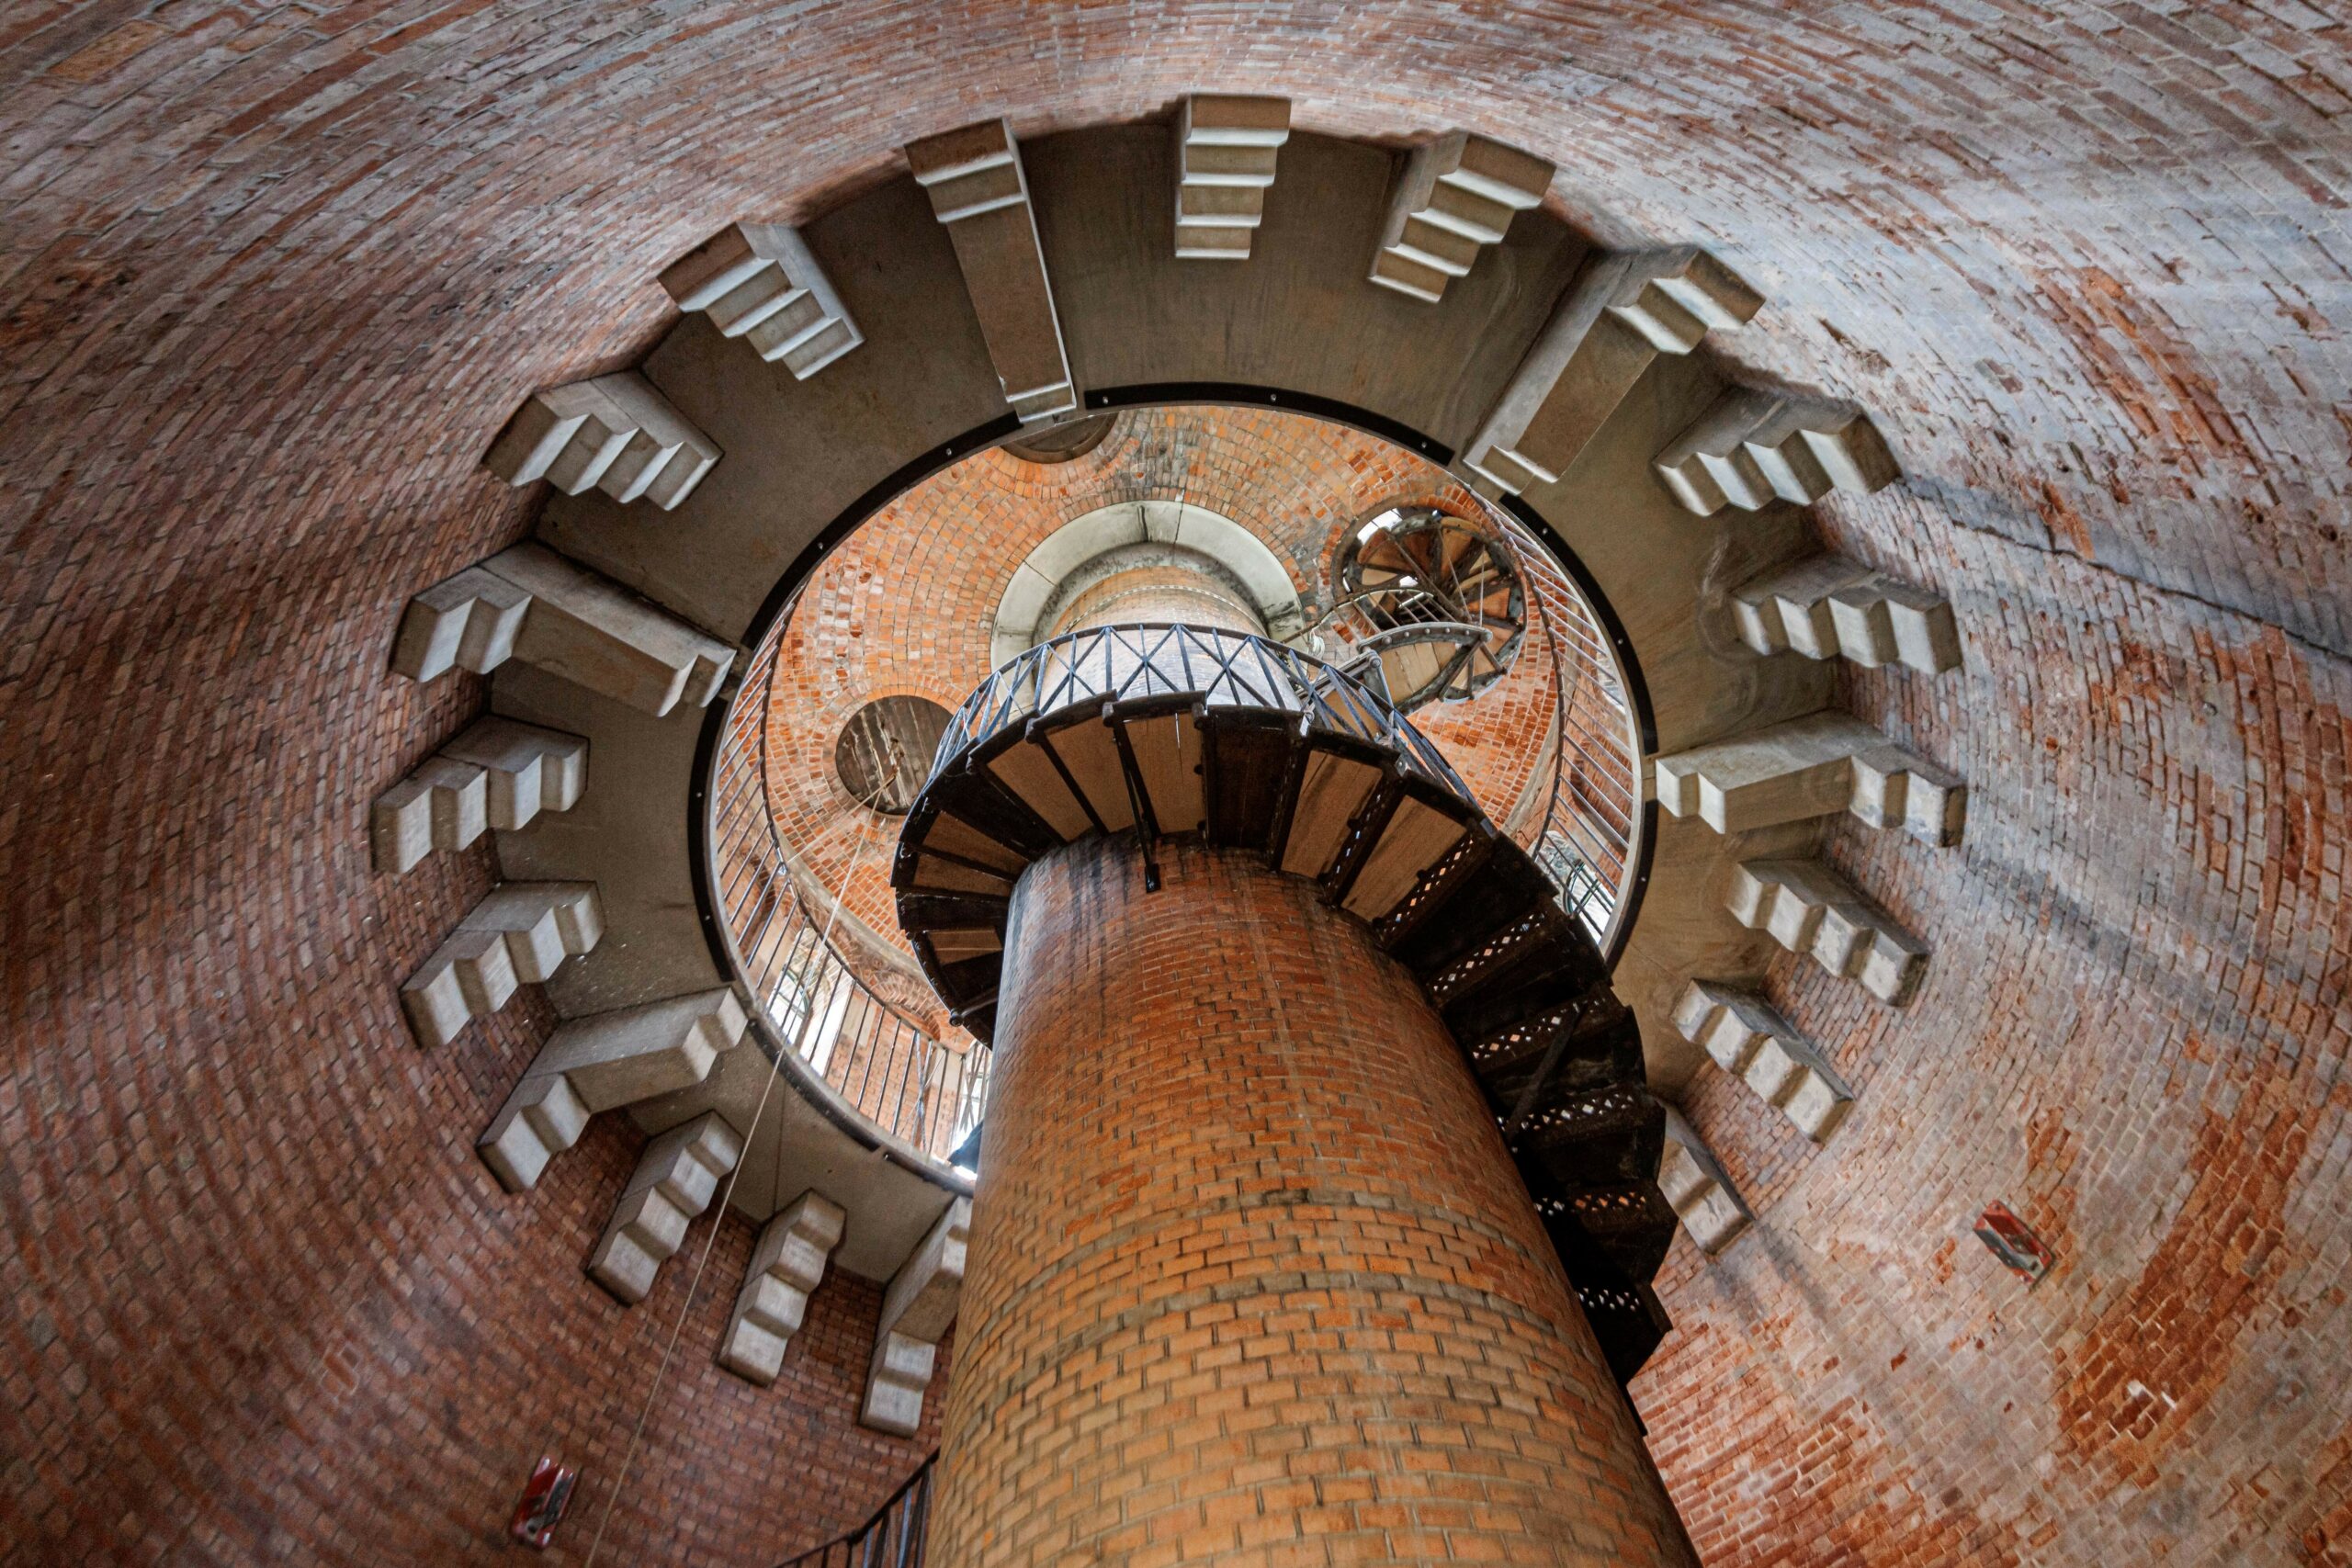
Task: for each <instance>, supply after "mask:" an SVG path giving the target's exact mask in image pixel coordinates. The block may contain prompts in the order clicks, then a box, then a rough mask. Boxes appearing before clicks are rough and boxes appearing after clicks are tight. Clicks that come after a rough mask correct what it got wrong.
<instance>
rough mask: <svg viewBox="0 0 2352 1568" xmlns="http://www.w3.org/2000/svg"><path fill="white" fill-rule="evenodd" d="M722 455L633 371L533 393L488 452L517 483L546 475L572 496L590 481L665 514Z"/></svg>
mask: <svg viewBox="0 0 2352 1568" xmlns="http://www.w3.org/2000/svg"><path fill="white" fill-rule="evenodd" d="M719 457H720V453H719V450H718V445H717V444H716V443H714V442H713V441H712V440H711V439H710V437H709V436H707V435H705V434H703V433H702V432H701V431H699V430H697V429H695V426H694V425H693V423H691V422H689V421H688V420H687V418H686V416H685V415H684V414H682V413H680V412H678V410H677V408H676V406H675V405H673V403H672V402H671V401H670V400H669V399H667V398H665V397H663V396H662V394H661V393H660V392H659V391H657V390H655V389H654V386H653V383H652V382H650V381H649V380H647V379H646V378H644V377H642V376H640V375H639V374H638V373H637V372H636V371H634V370H623V371H621V372H619V373H618V374H616V375H612V376H599V377H597V378H594V380H590V381H574V382H572V383H571V385H569V386H565V387H551V388H549V389H547V390H546V391H543V392H534V393H532V394H531V396H530V398H529V399H528V400H526V402H525V403H524V404H523V406H522V407H521V408H520V409H518V410H516V411H515V417H514V418H512V419H510V420H508V421H507V422H506V428H505V429H503V430H502V431H501V432H500V433H499V435H498V439H497V440H495V441H493V442H492V443H491V446H490V450H489V451H488V452H486V453H484V454H483V455H482V466H483V467H484V468H488V469H489V470H490V471H491V472H492V473H493V474H496V475H497V476H498V477H499V478H500V479H504V480H505V481H506V482H507V483H508V484H511V485H526V484H529V483H530V482H531V481H532V480H534V479H545V480H547V481H548V483H549V484H551V485H553V486H555V488H556V489H558V490H560V491H563V493H564V494H566V495H578V494H579V493H580V492H581V491H584V490H587V489H589V488H590V487H591V486H593V487H594V488H595V489H597V490H600V491H604V492H605V494H606V495H609V496H611V497H612V498H613V499H614V500H615V501H618V502H631V501H635V500H637V499H638V498H639V497H640V496H642V497H644V498H645V499H647V500H649V501H650V502H653V504H654V505H656V506H658V507H660V508H662V511H664V512H667V511H669V510H670V509H671V508H673V507H674V506H676V505H677V504H678V503H679V502H682V501H684V500H685V499H686V497H687V496H688V495H691V494H692V493H693V492H694V488H695V486H696V485H698V484H700V483H702V481H703V477H704V476H705V475H706V474H707V473H709V472H710V470H711V469H712V468H715V467H716V466H717V465H718V459H719Z"/></svg>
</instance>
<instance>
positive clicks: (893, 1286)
mask: <svg viewBox="0 0 2352 1568" xmlns="http://www.w3.org/2000/svg"><path fill="white" fill-rule="evenodd" d="M971 1229H972V1201H971V1200H970V1199H968V1198H958V1199H956V1201H954V1202H952V1203H950V1204H949V1205H948V1206H947V1212H946V1213H944V1214H942V1215H940V1217H939V1223H938V1224H935V1225H933V1226H932V1228H931V1234H930V1235H926V1236H924V1237H923V1240H922V1246H921V1247H916V1248H915V1250H914V1254H913V1256H911V1257H910V1258H908V1259H907V1261H906V1262H905V1263H904V1264H903V1265H902V1266H900V1268H899V1271H898V1273H897V1274H896V1275H894V1276H892V1278H891V1280H890V1288H889V1289H888V1291H887V1292H884V1293H883V1297H882V1317H881V1321H880V1323H879V1325H877V1326H876V1331H875V1337H874V1360H873V1364H872V1366H871V1367H870V1369H869V1370H868V1371H867V1374H866V1380H865V1408H864V1409H863V1410H861V1411H860V1412H859V1413H858V1417H857V1418H858V1419H859V1420H860V1421H861V1422H863V1423H865V1425H866V1426H868V1427H876V1428H878V1429H879V1430H881V1431H885V1432H896V1433H898V1434H899V1436H900V1437H911V1436H913V1435H914V1430H915V1428H916V1427H918V1426H920V1425H922V1396H923V1391H924V1390H925V1389H927V1388H928V1387H930V1385H931V1372H932V1368H933V1364H934V1363H935V1361H936V1360H937V1358H938V1351H939V1341H940V1340H941V1339H942V1338H943V1337H945V1335H946V1333H947V1329H948V1325H951V1324H953V1323H954V1322H955V1321H956V1303H957V1302H958V1300H959V1299H960V1298H961V1297H962V1295H963V1292H964V1251H965V1244H966V1242H967V1240H968V1238H969V1237H970V1235H971Z"/></svg>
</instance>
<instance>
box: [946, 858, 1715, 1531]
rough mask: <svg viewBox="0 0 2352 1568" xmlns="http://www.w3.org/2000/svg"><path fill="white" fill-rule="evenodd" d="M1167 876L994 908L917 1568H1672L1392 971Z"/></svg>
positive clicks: (1343, 925) (1191, 875)
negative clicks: (951, 1307)
mask: <svg viewBox="0 0 2352 1568" xmlns="http://www.w3.org/2000/svg"><path fill="white" fill-rule="evenodd" d="M1161 861H1162V866H1163V872H1164V876H1165V882H1164V885H1163V886H1162V887H1161V889H1160V891H1159V892H1157V893H1153V894H1146V893H1145V892H1144V891H1143V874H1142V869H1141V866H1140V864H1139V863H1138V858H1137V856H1136V852H1135V851H1134V850H1133V849H1132V848H1130V847H1127V846H1125V845H1123V844H1119V843H1115V842H1112V841H1109V840H1103V839H1099V838H1098V839H1091V840H1085V841H1083V842H1080V843H1079V844H1075V845H1072V846H1070V847H1069V848H1068V849H1066V850H1063V851H1061V852H1057V854H1055V855H1053V856H1051V857H1049V858H1047V859H1046V860H1044V861H1041V862H1039V863H1036V864H1035V865H1034V866H1032V867H1031V868H1030V869H1029V871H1028V872H1027V874H1025V875H1024V876H1023V879H1022V882H1021V884H1020V886H1019V888H1018V889H1017V891H1016V892H1015V895H1014V899H1013V912H1012V929H1011V931H1010V933H1009V935H1008V939H1007V951H1006V954H1005V971H1004V972H1005V985H1004V992H1003V1002H1002V1006H1001V1011H1000V1014H999V1021H998V1027H997V1064H998V1065H997V1068H996V1074H997V1076H996V1080H995V1084H994V1088H993V1090H992V1098H991V1102H990V1109H989V1125H988V1134H987V1143H986V1146H985V1149H984V1153H983V1162H984V1166H983V1168H984V1174H983V1176H982V1179H981V1181H980V1187H979V1192H978V1200H977V1202H976V1205H975V1212H974V1220H973V1227H972V1240H971V1256H970V1262H969V1268H968V1271H967V1276H966V1285H965V1294H964V1299H963V1308H962V1314H961V1317H960V1319H959V1322H958V1327H957V1346H958V1348H957V1366H956V1378H955V1381H954V1383H953V1384H952V1386H951V1388H950V1390H949V1393H948V1399H947V1410H946V1416H945V1422H944V1427H943V1432H944V1437H943V1452H944V1483H943V1490H942V1492H941V1495H940V1499H939V1504H938V1510H937V1514H936V1516H935V1522H934V1525H933V1535H932V1555H933V1562H936V1563H937V1564H939V1565H941V1568H984V1565H985V1568H998V1565H1001V1564H1044V1563H1066V1562H1121V1563H1128V1564H1134V1565H1137V1568H1142V1565H1147V1564H1150V1565H1159V1564H1168V1563H1184V1562H1207V1561H1209V1560H1210V1559H1211V1558H1212V1557H1214V1558H1215V1559H1216V1561H1217V1562H1220V1563H1225V1562H1234V1563H1268V1564H1272V1563H1323V1562H1332V1563H1338V1562H1388V1563H1427V1562H1443V1561H1448V1560H1450V1559H1453V1558H1476V1559H1483V1560H1502V1561H1510V1562H1545V1563H1579V1564H1582V1563H1590V1564H1596V1565H1598V1564H1602V1563H1607V1564H1610V1565H1611V1568H1623V1565H1640V1564H1655V1563H1673V1564H1688V1563H1691V1562H1693V1559H1692V1558H1691V1555H1690V1553H1689V1550H1688V1547H1687V1546H1686V1545H1685V1544H1684V1541H1683V1537H1682V1535H1681V1531H1680V1527H1679V1524H1678V1523H1677V1522H1676V1521H1675V1519H1674V1517H1673V1514H1672V1511H1671V1509H1670V1507H1669V1506H1668V1504H1667V1501H1666V1499H1665V1496H1664V1495H1663V1493H1662V1491H1661V1490H1660V1488H1659V1486H1658V1483H1657V1477H1656V1472H1655V1471H1654V1470H1653V1469H1652V1468H1651V1466H1650V1463H1649V1459H1648V1455H1647V1454H1646V1452H1645V1450H1643V1448H1642V1446H1641V1442H1640V1439H1639V1438H1638V1437H1637V1436H1636V1433H1635V1429H1634V1422H1633V1418H1632V1416H1631V1414H1630V1413H1629V1411H1628V1410H1627V1408H1626V1406H1625V1404H1624V1403H1623V1399H1622V1398H1621V1397H1620V1395H1619V1393H1618V1392H1617V1390H1616V1388H1615V1387H1614V1386H1613V1384H1612V1382H1611V1379H1610V1376H1609V1372H1608V1370H1607V1368H1606V1367H1605V1366H1604V1364H1603V1363H1602V1360H1601V1357H1600V1350H1599V1348H1597V1347H1596V1346H1595V1344H1594V1343H1593V1339H1592V1335H1591V1332H1590V1331H1589V1329H1588V1328H1587V1327H1586V1326H1585V1323H1584V1320H1583V1318H1582V1316H1581V1315H1580V1314H1579V1312H1578V1310H1577V1306H1576V1304H1575V1301H1574V1298H1573V1297H1572V1296H1571V1295H1570V1294H1569V1292H1568V1290H1567V1287H1566V1283H1565V1281H1564V1280H1563V1279H1562V1278H1561V1275H1560V1273H1559V1266H1558V1263H1557V1261H1556V1259H1555V1258H1554V1256H1553V1254H1552V1250H1551V1246H1550V1243H1549V1242H1548V1241H1547V1240H1546V1238H1545V1236H1544V1232H1543V1229H1542V1227H1541V1226H1540V1224H1538V1222H1537V1219H1536V1216H1535V1213H1534V1211H1533V1209H1532V1206H1531V1204H1530V1203H1529V1201H1528V1198H1527V1194H1526V1191H1525V1189H1524V1188H1523V1187H1522V1186H1521V1182H1520V1179H1519V1177H1518V1174H1517V1172H1516V1171H1515V1170H1514V1169H1513V1168H1512V1167H1511V1164H1510V1158H1509V1156H1507V1155H1506V1153H1505V1152H1504V1149H1503V1145H1502V1142H1501V1139H1500V1137H1499V1136H1498V1134H1497V1132H1496V1130H1495V1125H1494V1122H1493V1120H1492V1119H1491V1117H1490V1116H1489V1115H1488V1114H1487V1109H1486V1106H1485V1104H1484V1102H1483V1100H1481V1098H1480V1096H1479V1093H1478V1090H1477V1088H1476V1085H1475V1084H1474V1083H1473V1081H1472V1079H1471V1077H1470V1074H1469V1071H1468V1069H1467V1067H1466V1066H1464V1063H1463V1062H1462V1060H1461V1057H1460V1055H1459V1053H1458V1051H1457V1050H1456V1048H1455V1046H1454V1043H1453V1040H1452V1038H1451V1037H1450V1036H1449V1035H1448V1034H1447V1033H1446V1032H1445V1029H1444V1026H1443V1025H1442V1023H1441V1022H1440V1021H1439V1020H1438V1018H1437V1016H1436V1015H1435V1013H1433V1012H1432V1011H1431V1010H1430V1007H1429V1004H1428V1002H1427V1001H1426V1000H1425V998H1423V997H1422V995H1421V993H1420V991H1419V987H1417V986H1416V985H1415V983H1414V981H1413V979H1412V977H1411V976H1409V975H1408V974H1407V973H1406V972H1405V971H1404V970H1403V969H1402V968H1400V967H1398V966H1397V965H1396V964H1393V963H1391V962H1390V961H1389V960H1388V959H1387V958H1386V957H1385V955H1383V954H1382V953H1380V952H1379V950H1378V949H1377V948H1376V947H1375V946H1374V944H1373V942H1372V940H1371V938H1370V936H1369V934H1368V933H1367V932H1366V931H1364V930H1363V928H1362V927H1361V926H1359V925H1357V924H1355V923H1354V922H1352V921H1351V920H1350V919H1347V918H1346V917H1345V916H1342V915H1340V914H1338V913H1337V912H1335V911H1332V910H1330V909H1328V908H1324V907H1323V906H1322V905H1321V904H1320V903H1319V902H1317V897H1316V889H1315V886H1314V885H1313V884H1311V883H1308V882H1306V881H1303V880H1300V879H1298V878H1295V877H1286V876H1282V875H1278V874H1273V873H1272V872H1269V871H1268V870H1266V869H1265V866H1264V863H1263V861H1262V859H1261V857H1259V856H1256V855H1254V854H1250V853H1247V852H1239V851H1233V850H1216V849H1204V848H1198V847H1183V848H1176V847H1172V846H1171V847H1163V849H1162V851H1161Z"/></svg>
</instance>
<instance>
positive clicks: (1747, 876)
mask: <svg viewBox="0 0 2352 1568" xmlns="http://www.w3.org/2000/svg"><path fill="white" fill-rule="evenodd" d="M1726 907H1727V908H1729V909H1730V910H1731V912H1732V917H1733V919H1736V920H1738V921H1739V923H1740V924H1741V925H1743V926H1746V927H1747V929H1748V930H1749V931H1764V932H1767V933H1768V934H1770V937H1771V938H1772V940H1773V941H1774V942H1779V943H1780V944H1781V946H1782V947H1784V948H1786V949H1788V950H1789V951H1790V952H1791V953H1808V954H1810V955H1811V956H1812V958H1813V961H1814V962H1815V963H1816V964H1820V965H1821V966H1822V967H1823V968H1824V969H1826V970H1828V971H1829V972H1830V973H1831V974H1832V975H1836V976H1839V977H1840V978H1843V979H1849V980H1858V981H1860V983H1861V986H1862V988H1863V989H1864V990H1866V991H1868V992H1870V994H1871V996H1874V997H1876V998H1878V999H1879V1000H1880V1001H1883V1002H1885V1003H1887V1004H1888V1005H1889V1006H1891V1007H1900V1006H1902V1005H1903V1004H1904V1003H1905V1002H1907V1001H1909V1000H1910V999H1911V998H1912V995H1913V994H1914V993H1915V992H1916V991H1917V989H1918V988H1919V978H1920V976H1921V974H1922V972H1923V971H1924V970H1925V969H1926V967H1927V963H1928V949H1927V946H1926V945H1925V944H1924V943H1922V942H1920V941H1919V940H1918V939H1917V938H1916V937H1914V936H1912V935H1911V933H1910V932H1908V931H1905V930H1904V929H1903V928H1902V927H1900V926H1898V925H1896V924H1895V923H1894V918H1893V917H1891V916H1890V915H1888V914H1887V913H1886V912H1885V911H1884V910H1883V909H1881V908H1879V907H1878V906H1877V905H1875V904H1873V903H1871V901H1870V900H1869V899H1867V898H1865V897H1862V895H1861V894H1860V892H1858V891H1856V889H1855V887H1854V886H1853V884H1851V883H1849V882H1848V881H1847V880H1846V879H1845V878H1844V877H1842V876H1840V875H1838V874H1837V873H1836V872H1834V871H1832V870H1830V869H1829V868H1828V867H1827V866H1826V865H1824V864H1822V863H1821V862H1819V861H1817V860H1804V859H1787V860H1752V861H1743V862H1742V863H1740V864H1739V866H1738V867H1737V868H1736V870H1735V871H1734V872H1733V874H1732V888H1731V897H1729V899H1728V900H1727V901H1726Z"/></svg>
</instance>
